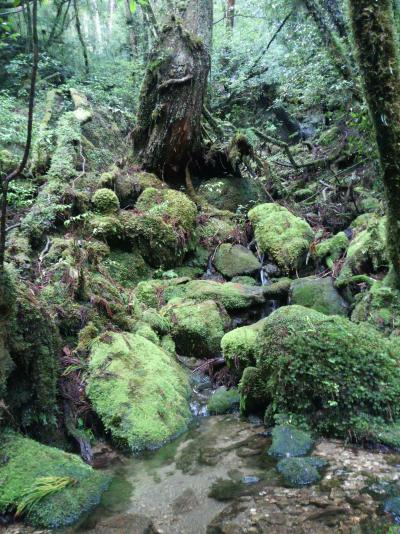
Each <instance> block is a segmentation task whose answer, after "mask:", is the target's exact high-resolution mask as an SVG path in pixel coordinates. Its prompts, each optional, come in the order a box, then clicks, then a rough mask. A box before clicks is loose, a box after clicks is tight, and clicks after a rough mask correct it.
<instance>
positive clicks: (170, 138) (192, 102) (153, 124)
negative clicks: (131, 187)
mask: <svg viewBox="0 0 400 534" xmlns="http://www.w3.org/2000/svg"><path fill="white" fill-rule="evenodd" d="M211 36H212V0H188V1H187V2H186V7H185V8H184V9H182V11H181V12H180V14H179V17H177V16H172V17H171V20H170V21H169V22H168V23H167V24H166V25H165V26H164V28H163V29H162V30H161V31H160V32H159V37H158V40H157V42H156V43H155V45H154V47H153V50H152V53H151V57H150V62H149V64H148V66H147V71H146V75H145V79H144V82H143V85H142V90H141V101H140V106H139V110H138V117H137V126H136V128H135V131H134V135H133V139H134V149H135V151H136V155H137V159H138V161H139V163H140V164H141V165H142V166H143V168H145V169H146V170H149V171H151V172H155V173H157V174H158V175H159V176H162V177H165V178H166V179H172V180H182V181H183V180H184V179H185V169H186V166H187V164H188V163H189V162H190V161H191V160H192V159H196V157H197V155H198V153H199V152H201V115H202V109H203V102H204V97H205V93H206V85H207V76H208V72H209V69H210V49H211Z"/></svg>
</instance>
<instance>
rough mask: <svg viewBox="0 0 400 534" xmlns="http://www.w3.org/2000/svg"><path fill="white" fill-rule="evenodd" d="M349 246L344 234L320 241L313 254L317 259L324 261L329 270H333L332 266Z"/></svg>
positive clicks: (340, 233)
mask: <svg viewBox="0 0 400 534" xmlns="http://www.w3.org/2000/svg"><path fill="white" fill-rule="evenodd" d="M348 246H349V240H348V238H347V236H346V234H345V233H344V232H339V233H338V234H336V235H334V236H333V237H330V238H329V239H325V241H321V243H319V244H318V245H317V246H316V250H315V254H316V256H317V258H319V259H321V260H324V261H325V263H326V265H327V266H328V267H329V269H332V268H333V264H334V263H335V261H337V260H338V259H339V258H340V257H341V256H342V255H343V253H344V252H345V251H346V250H347V247H348Z"/></svg>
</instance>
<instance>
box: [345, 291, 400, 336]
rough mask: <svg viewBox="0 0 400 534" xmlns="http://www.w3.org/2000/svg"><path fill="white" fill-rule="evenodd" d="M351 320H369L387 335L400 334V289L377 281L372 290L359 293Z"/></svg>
mask: <svg viewBox="0 0 400 534" xmlns="http://www.w3.org/2000/svg"><path fill="white" fill-rule="evenodd" d="M351 320H352V321H354V322H356V323H360V322H364V321H366V322H368V323H370V324H372V325H373V326H375V327H376V328H378V329H379V330H381V331H382V333H384V334H385V335H388V336H389V335H396V336H400V291H399V290H396V289H393V288H391V287H389V286H387V285H386V284H385V282H384V281H383V282H375V283H374V284H373V286H372V287H371V289H370V291H367V292H366V293H363V294H360V295H357V302H356V305H355V308H354V310H353V313H352V315H351Z"/></svg>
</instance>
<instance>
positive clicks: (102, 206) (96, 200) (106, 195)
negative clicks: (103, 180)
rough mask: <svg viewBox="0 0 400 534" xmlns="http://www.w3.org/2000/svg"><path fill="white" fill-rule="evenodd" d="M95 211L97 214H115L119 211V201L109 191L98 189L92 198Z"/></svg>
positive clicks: (112, 192)
mask: <svg viewBox="0 0 400 534" xmlns="http://www.w3.org/2000/svg"><path fill="white" fill-rule="evenodd" d="M92 203H93V206H94V209H95V211H97V212H98V213H115V212H118V210H119V200H118V197H117V195H116V194H115V193H114V191H111V189H106V188H103V189H98V190H97V191H96V192H95V194H94V195H93V197H92Z"/></svg>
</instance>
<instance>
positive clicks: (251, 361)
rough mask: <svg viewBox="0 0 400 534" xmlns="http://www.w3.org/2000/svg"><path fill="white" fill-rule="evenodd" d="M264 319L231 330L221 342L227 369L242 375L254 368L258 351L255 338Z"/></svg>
mask: <svg viewBox="0 0 400 534" xmlns="http://www.w3.org/2000/svg"><path fill="white" fill-rule="evenodd" d="M264 321H265V319H261V321H258V322H256V323H254V324H252V325H249V326H241V327H239V328H235V329H234V330H231V331H230V332H228V333H227V334H225V335H224V337H223V338H222V340H221V348H222V353H223V355H224V358H225V361H226V364H227V365H228V367H229V368H230V369H231V370H232V371H234V372H235V373H237V374H238V375H239V376H241V375H242V373H243V371H244V369H245V368H246V367H249V366H254V365H255V363H256V353H257V349H258V343H257V336H258V333H259V331H260V330H261V328H262V325H263V323H264Z"/></svg>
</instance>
